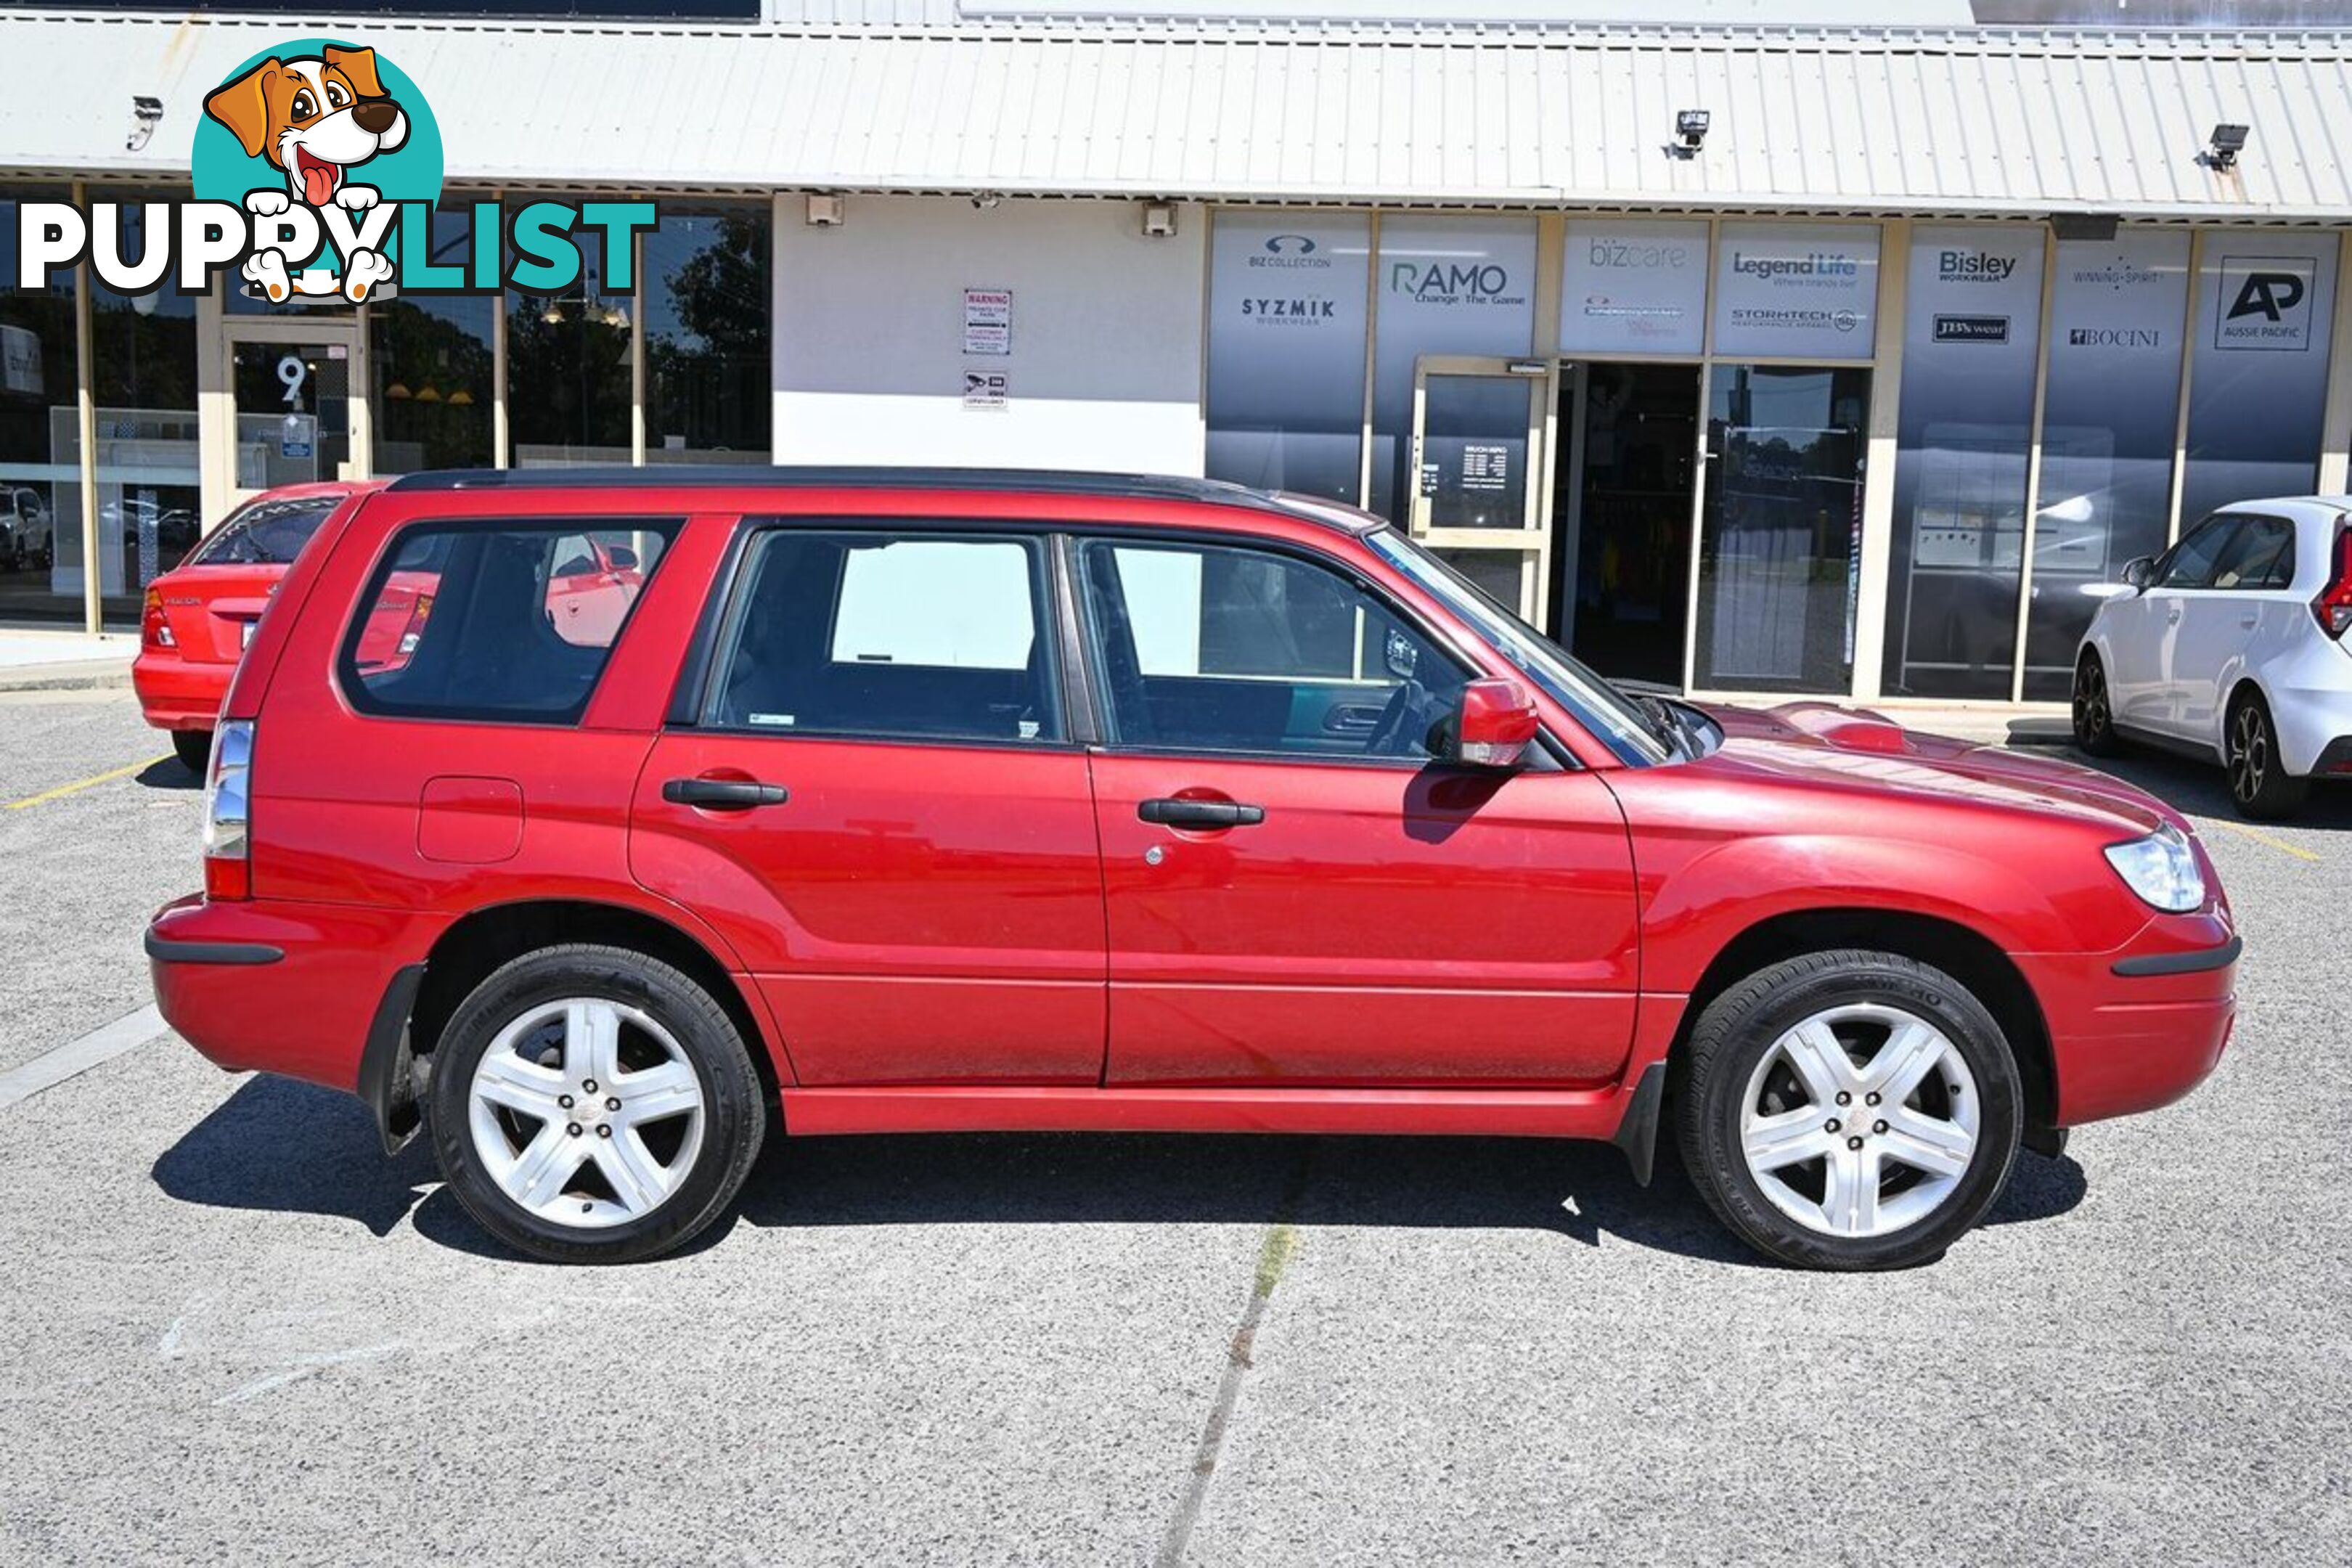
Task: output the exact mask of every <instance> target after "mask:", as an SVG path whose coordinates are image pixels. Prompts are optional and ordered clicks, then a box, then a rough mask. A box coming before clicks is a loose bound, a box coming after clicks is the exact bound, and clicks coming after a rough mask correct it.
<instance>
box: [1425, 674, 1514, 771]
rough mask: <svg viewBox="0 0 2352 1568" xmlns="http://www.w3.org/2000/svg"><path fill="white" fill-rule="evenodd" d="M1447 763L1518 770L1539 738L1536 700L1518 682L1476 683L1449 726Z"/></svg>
mask: <svg viewBox="0 0 2352 1568" xmlns="http://www.w3.org/2000/svg"><path fill="white" fill-rule="evenodd" d="M1446 728H1447V729H1449V730H1451V731H1453V733H1452V734H1451V735H1450V736H1449V737H1448V739H1449V741H1450V742H1451V744H1449V745H1447V746H1446V747H1445V748H1444V757H1445V760H1446V761H1447V762H1450V763H1461V764H1462V765H1463V766H1464V767H1470V768H1500V769H1509V768H1516V767H1517V766H1518V765H1519V760H1520V758H1521V757H1522V756H1524V755H1525V754H1526V752H1527V749H1528V742H1532V741H1533V740H1534V739H1535V738H1536V700H1535V699H1534V698H1533V697H1532V696H1530V695H1529V694H1528V689H1527V688H1526V687H1524V686H1521V685H1520V684H1519V683H1518V682H1517V681H1516V680H1504V679H1487V680H1473V681H1471V682H1469V683H1468V684H1466V685H1465V686H1464V687H1463V688H1462V700H1461V703H1460V705H1459V706H1458V707H1457V708H1455V710H1454V715H1453V719H1452V721H1451V722H1450V723H1449V724H1448V725H1447V726H1446Z"/></svg>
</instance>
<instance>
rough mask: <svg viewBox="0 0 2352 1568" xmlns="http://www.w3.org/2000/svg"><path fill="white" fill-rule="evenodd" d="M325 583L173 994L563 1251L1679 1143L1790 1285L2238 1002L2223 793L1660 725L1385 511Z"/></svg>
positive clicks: (1978, 1206) (640, 487)
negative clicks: (892, 1169) (1153, 1159)
mask: <svg viewBox="0 0 2352 1568" xmlns="http://www.w3.org/2000/svg"><path fill="white" fill-rule="evenodd" d="M427 584H429V587H430V594H429V596H430V598H431V601H432V603H431V608H430V612H429V614H425V615H424V616H421V617H420V616H419V615H418V613H417V600H418V599H419V598H420V596H423V595H422V589H423V587H424V586H425V585H427ZM281 596H282V597H283V598H284V599H285V601H286V603H285V606H284V608H283V609H282V610H281V611H280V613H278V614H277V615H273V616H269V617H268V618H267V619H265V620H264V621H263V622H262V624H261V629H260V631H259V633H258V634H257V637H255V640H254V643H253V647H252V648H251V649H250V650H249V651H248V652H247V655H246V659H245V664H244V667H243V668H242V669H240V670H239V672H238V674H237V677H236V684H235V686H234V687H233V688H232V689H231V690H230V693H229V696H228V700H227V702H226V706H225V708H224V709H223V713H222V724H221V729H220V736H219V743H218V745H217V746H216V747H215V752H214V755H213V759H212V767H211V775H210V784H209V787H208V789H207V792H206V798H205V840H204V842H205V858H204V872H205V892H204V893H203V894H202V895H200V896H193V897H190V898H187V899H184V900H180V901H178V902H176V903H173V904H172V905H170V906H168V907H166V908H165V909H163V910H162V911H160V912H159V913H158V914H157V915H156V917H155V919H154V921H152V924H151V925H150V927H149V929H148V932H147V952H148V954H149V957H150V958H151V960H152V967H153V974H154V983H155V991H156V995H157V998H158V1000H159V1001H160V1002H161V1004H162V1006H163V1014H164V1016H165V1017H166V1018H168V1019H169V1020H170V1021H171V1023H172V1026H173V1027H174V1028H175V1029H177V1030H178V1031H179V1032H180V1034H181V1035H182V1036H183V1037H185V1038H186V1039H187V1040H188V1041H189V1042H190V1043H191V1044H193V1045H194V1047H196V1048H197V1049H198V1050H200V1051H202V1052H203V1053H205V1055H206V1056H208V1057H210V1058H212V1059H213V1060H215V1061H216V1062H219V1063H221V1064H222V1065H224V1066H226V1067H230V1068H263V1069H267V1070H270V1071H276V1072H282V1073H288V1074H291V1075H293V1076H295V1077H298V1078H302V1079H310V1080H311V1081H313V1082H317V1083H321V1084H326V1085H330V1086H331V1087H334V1088H337V1089H344V1090H349V1091H352V1092H354V1093H356V1094H358V1095H360V1096H361V1097H362V1099H363V1100H365V1101H366V1102H367V1103H368V1104H369V1105H370V1106H371V1107H372V1108H373V1111H374V1114H375V1117H376V1121H377V1125H378V1128H379V1130H380V1131H381V1132H382V1135H383V1140H384V1142H385V1144H386V1146H387V1147H388V1148H397V1147H398V1146H399V1145H400V1143H401V1142H404V1141H405V1140H406V1139H407V1138H408V1137H409V1136H410V1135H412V1134H413V1133H415V1131H418V1130H419V1128H420V1126H421V1127H424V1128H426V1129H429V1131H430V1136H431V1138H432V1141H433V1144H434V1148H435V1152H436V1155H437V1156H438V1159H439V1162H440V1165H441V1169H442V1172H443V1173H444V1174H445V1175H446V1178H447V1180H448V1183H449V1185H450V1188H451V1190H452V1191H453V1192H455V1193H456V1194H457V1197H458V1199H459V1200H460V1201H461V1202H462V1203H463V1204H464V1205H466V1207H467V1209H468V1210H469V1211H470V1212H471V1213H472V1214H473V1215H475V1216H476V1217H477V1218H478V1219H479V1220H480V1222H481V1223H482V1224H483V1225H484V1226H487V1227H488V1229H489V1230H490V1231H492V1232H493V1233H495V1234H496V1235H498V1236H499V1237H502V1238H504V1239H505V1240H506V1241H507V1242H508V1243H509V1244H510V1245H512V1246H514V1247H518V1248H520V1249H521V1250H523V1251H526V1252H530V1253H532V1254H535V1255H537V1256H540V1257H544V1258H558V1259H571V1260H578V1261H613V1260H620V1259H629V1258H648V1257H652V1256H654V1255H656V1254H657V1253H660V1252H663V1251H665V1250H667V1249H668V1248H671V1247H677V1246H678V1245H679V1244H681V1243H682V1242H684V1241H686V1240H687V1239H688V1237H692V1236H694V1235H696V1234H697V1233H698V1232H699V1231H701V1230H703V1229H704V1228H705V1227H706V1226H709V1225H710V1224H712V1223H713V1222H714V1221H716V1220H717V1219H718V1218H719V1216H720V1215H722V1214H723V1213H724V1212H725V1211H726V1209H727V1207H728V1205H730V1203H731V1202H732V1200H733V1198H734V1195H735V1194H736V1192H737V1190H738V1189H739V1188H740V1185H741V1184H742V1182H743V1180H744V1177H745V1174H746V1173H747V1172H748V1171H749V1170H750V1168H751V1161H752V1159H753V1157H754V1156H755V1155H756V1153H757V1152H758V1151H759V1149H760V1146H761V1141H762V1139H763V1138H764V1137H765V1136H766V1135H767V1133H768V1132H769V1131H770V1129H771V1128H772V1127H776V1128H780V1129H781V1130H782V1131H783V1132H784V1133H786V1134H789V1135H793V1136H807V1135H815V1134H824V1133H845V1132H913V1131H921V1132H940V1131H977V1130H993V1129H1021V1130H1038V1129H1101V1130H1107V1131H1109V1130H1156V1131H1230V1132H1238V1131H1276V1132H1347V1133H1370V1132H1396V1133H1456V1134H1462V1133H1478V1134H1488V1135H1519V1136H1529V1135H1537V1136H1552V1137H1572V1138H1597V1139H1607V1140H1611V1141H1613V1142H1616V1143H1617V1144H1618V1145H1619V1146H1620V1147H1621V1148H1622V1149H1623V1150H1624V1151H1625V1152H1626V1154H1627V1155H1628V1157H1629V1158H1630V1160H1631V1162H1632V1164H1633V1171H1634V1173H1635V1174H1636V1177H1637V1179H1640V1180H1643V1181H1646V1180H1647V1179H1648V1175H1649V1173H1650V1169H1651V1162H1652V1156H1653V1150H1654V1146H1655V1144H1656V1142H1657V1141H1658V1140H1659V1139H1660V1138H1661V1137H1665V1138H1670V1139H1672V1140H1673V1142H1675V1145H1676V1146H1677V1147H1678V1149H1679V1151H1680V1153H1681V1157H1682V1161H1683V1164H1684V1167H1685V1170H1686V1171H1688V1173H1690V1176H1691V1178H1692V1180H1693V1182H1694V1184H1696V1187H1697V1189H1698V1191H1699V1193H1700V1194H1702V1195H1703V1196H1704V1197H1705V1199H1706V1202H1707V1203H1708V1204H1709V1205H1711V1206H1712V1207H1713V1208H1714V1210H1715V1211H1716V1213H1717V1215H1720V1216H1721V1217H1722V1218H1723V1219H1724V1221H1725V1222H1726V1223H1727V1225H1729V1226H1730V1227H1731V1228H1732V1229H1733V1230H1734V1231H1736V1232H1737V1233H1738V1235H1739V1236H1741V1237H1745V1238H1746V1239H1747V1240H1748V1241H1749V1242H1750V1243H1752V1244H1754V1245H1755V1246H1756V1247H1759V1248H1761V1249H1763V1250H1764V1251H1765V1252H1767V1253H1769V1254H1770V1255H1772V1256H1773V1257H1776V1258H1782V1259H1786V1260H1789V1261H1791V1262H1795V1263H1800V1264H1804V1265H1809V1266H1811V1267H1817V1268H1890V1267H1895V1266H1899V1265H1904V1264H1909V1263H1915V1262H1918V1261H1921V1260H1923V1259H1927V1258H1933V1257H1935V1256H1937V1254H1939V1253H1940V1252H1942V1251H1943V1249H1944V1248H1946V1247H1948V1246H1950V1245H1951V1244H1952V1243H1953V1242H1954V1241H1955V1240H1957V1239H1958V1237H1961V1236H1962V1235H1964V1234H1965V1233H1966V1232H1967V1231H1968V1230H1969V1227H1970V1226H1973V1225H1974V1224H1975V1223H1976V1221H1977V1220H1978V1218H1979V1216H1980V1215H1983V1214H1984V1212H1985V1211H1986V1209H1987V1208H1988V1207H1989V1206H1990V1205H1991V1204H1992V1203H1993V1202H1994V1201H1995V1200H1996V1199H1997V1198H1998V1197H1999V1195H2000V1192H2001V1189H2002V1187H2003V1185H2004V1184H2006V1183H2007V1182H2008V1180H2009V1178H2010V1173H2011V1164H2012V1162H2013V1161H2014V1160H2015V1158H2016V1156H2017V1152H2018V1150H2019V1149H2020V1148H2021V1146H2022V1147H2031V1148H2035V1149H2039V1150H2042V1151H2044V1152H2050V1151H2053V1150H2055V1149H2056V1148H2057V1147H2059V1146H2060V1144H2061V1142H2062V1141H2063V1130H2064V1129H2066V1128H2069V1127H2072V1126H2075V1125H2078V1124H2080V1123H2082V1122H2085V1121H2096V1120H2098V1119H2100V1118H2102V1117H2110V1116H2121V1115H2126V1114H2128V1113H2130V1112H2134V1111H2141V1110H2150V1109H2152V1108H2154V1107H2157V1106H2160V1105H2164V1104H2166V1103H2168V1102H2169V1101H2171V1100H2177V1099H2179V1097H2180V1096H2181V1095H2183V1094H2185V1093H2187V1092H2188V1091H2189V1089H2191V1088H2193V1087H2194V1086H2195V1085H2196V1084H2197V1083H2198V1082H2200V1080H2201V1079H2203V1078H2204V1077H2205V1076H2206V1075H2207V1074H2208V1073H2209V1072H2210V1071H2211V1070H2212V1068H2213V1067H2214V1064H2215V1062H2216V1061H2217V1060H2218V1059H2219V1058H2220V1056H2221V1049H2222V1046H2223V1043H2224V1042H2225V1040H2226V1039H2227V1038H2228V1036H2229V1031H2230V1026H2231V1019H2232V1016H2233V1008H2234V992H2233V989H2232V986H2233V976H2234V974H2235V971H2236V964H2237V959H2238V954H2239V949H2240V942H2239V937H2238V933H2237V931H2236V929H2235V923H2234V921H2233V919H2232V917H2231V910H2230V906H2229V902H2228V900H2226V899H2225V898H2224V897H2223V896H2222V893H2221V887H2220V885H2219V883H2218V882H2217V881H2216V879H2215V877H2214V873H2213V868H2212V865H2211V863H2210V860H2209V859H2208V858H2207V857H2206V854H2205V851H2204V848H2203V847H2202V846H2201V845H2200V844H2199V842H2198V840H2197V837H2196V834H2195V832H2194V830H2193V829H2192V828H2191V827H2190V826H2189V823H2188V822H2187V820H2186V819H2184V818H2183V817H2182V816H2180V815H2179V813H2178V812H2176V811H2174V810H2172V809H2171V808H2170V807H2168V806H2167V805H2164V804H2163V803H2161V802H2159V801H2158V800H2155V799H2153V798H2151V797H2150V796H2148V795H2145V794H2143V793H2141V792H2140V791H2139V790H2137V789H2135V788H2133V787H2132V786H2131V785H2129V784H2124V783H2121V782H2119V781H2117V780H2116V779H2113V778H2109V777H2107V776H2105V774H2102V773H2095V772H2092V771H2091V770H2089V769H2086V768H2081V767H2074V766H2069V765H2067V764H2064V763H2057V762H2053V761H2044V760H2040V759H2035V758H2028V757H2023V756H2019V755H2016V754H2013V753H2011V752H2004V751H2000V750H1999V749H1997V748H1987V747H1979V746H1975V745H1971V744H1968V743H1966V742H1958V741H1950V740H1945V739H1941V738H1938V737H1936V736H1932V735H1922V734H1914V733H1911V732H1909V731H1905V730H1903V729H1900V728H1898V727H1897V726H1896V725H1895V724H1893V723H1891V722H1889V721H1886V720H1885V719H1882V718H1879V717H1877V716H1875V715H1874V714H1869V713H1858V712H1853V711H1849V710H1841V709H1838V708H1834V707H1832V706H1829V705H1827V704H1822V703H1793V704H1790V705H1788V706H1785V707H1783V708H1780V709H1779V710H1775V711H1773V712H1770V713H1753V712H1743V711H1738V710H1709V709H1703V708H1700V707H1697V706H1695V705H1692V704H1688V703H1682V702H1671V701H1666V700H1659V699H1644V698H1637V697H1634V696H1631V695H1629V694H1627V693H1625V692H1622V691H1620V690H1618V689H1615V688H1614V687H1612V686H1611V685H1610V684H1609V683H1608V682H1606V681H1604V680H1601V679H1599V678H1598V677H1596V676H1594V675H1593V674H1592V673H1591V671H1589V670H1587V669H1585V668H1583V667H1582V666H1580V665H1579V664H1577V663H1576V662H1575V661H1574V660H1573V659H1571V658H1569V657H1568V656H1567V655H1566V654H1565V653H1563V652H1562V651H1561V650H1560V649H1559V647H1557V646H1556V645H1554V644H1553V643H1551V642H1549V640H1547V639H1545V638H1544V637H1540V636H1539V635H1538V634H1536V633H1535V632H1533V631H1531V630H1530V629H1529V628H1528V627H1527V626H1524V625H1522V624H1521V623H1519V622H1518V621H1517V620H1516V619H1514V618H1513V617H1512V616H1509V615H1507V614H1506V613H1505V612H1503V611H1502V610H1500V609H1499V608H1497V607H1496V605H1494V604H1493V603H1492V602H1490V601H1489V600H1487V599H1486V598H1485V597H1483V596H1482V595H1480V594H1479V593H1478V592H1477V590H1476V589H1475V588H1474V587H1472V586H1471V585H1470V584H1468V583H1467V582H1466V581H1465V579H1464V578H1462V577H1460V576H1458V575H1457V574H1454V571H1453V570H1452V569H1451V568H1450V567H1449V566H1448V565H1446V564H1445V563H1444V562H1443V561H1441V560H1440V559H1438V558H1437V557H1436V556H1434V555H1433V554H1431V553H1430V552H1428V551H1426V550H1424V549H1423V548H1422V547H1421V546H1420V545H1418V544H1417V543H1415V542H1413V541H1412V540H1411V539H1409V538H1407V537H1405V536H1404V535H1403V534H1402V533H1400V532H1399V531H1396V530H1394V529H1392V528H1391V527H1389V526H1388V525H1386V524H1385V523H1382V522H1381V521H1379V520H1377V519H1374V518H1370V517H1368V516H1366V515H1364V514H1363V513H1360V512H1357V511H1353V510H1348V509H1344V508H1339V507H1335V506H1332V505H1329V504H1328V503H1324V502H1318V501H1310V500H1302V499H1297V498H1292V497H1285V496H1276V495H1268V494H1265V493H1263V492H1258V491H1253V490H1245V489H1238V488H1235V487H1233V486H1228V485H1218V484H1211V483H1205V482H1202V481H1200V480H1181V479H1105V478H1088V477H1076V476H1067V475H1048V474H1018V473H1013V474H998V473H986V474H983V473H969V472H964V473H953V472H950V473H922V472H915V471H908V470H848V471H809V472H797V471H794V470H791V469H780V468H765V469H758V470H745V471H740V472H732V473H730V472H702V471H677V470H668V469H637V470H623V471H621V472H619V473H610V472H607V473H601V474H600V473H596V472H593V471H588V472H581V473H553V474H543V473H542V474H532V473H505V474H440V475H431V474H425V475H411V476H409V477H407V478H405V479H400V480H398V481H396V482H395V483H394V485H393V486H392V487H391V488H390V489H387V490H385V491H384V492H383V493H382V494H380V495H372V496H368V497H365V498H362V499H361V500H358V501H357V502H356V503H355V504H353V505H352V506H349V507H345V508H342V509H341V510H338V511H337V512H336V513H335V515H334V516H333V517H331V518H330V519H329V520H328V521H327V522H326V524H325V525H324V526H323V528H322V530H321V531H320V537H319V538H318V540H317V541H315V542H313V544H312V546H311V548H310V549H309V550H308V551H306V552H303V553H302V555H301V558H300V559H299V561H298V562H297V563H296V564H295V566H294V568H293V570H292V572H291V573H290V574H289V575H288V577H287V579H286V583H285V586H284V588H283V590H282V595H281ZM575 602H576V603H577V604H578V605H579V607H578V609H577V610H576V611H575V610H574V609H573V608H572V605H573V604H574V603H575ZM387 606H389V608H388V609H387ZM391 624H396V625H398V626H404V627H408V628H410V629H409V630H406V631H403V632H402V633H400V637H401V641H400V643H399V645H398V647H397V649H396V650H395V655H394V657H390V658H387V657H384V656H383V653H382V650H381V647H380V646H378V645H376V644H373V643H372V641H371V639H372V637H375V636H376V634H375V633H374V632H373V630H372V628H374V627H376V626H379V625H391Z"/></svg>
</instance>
